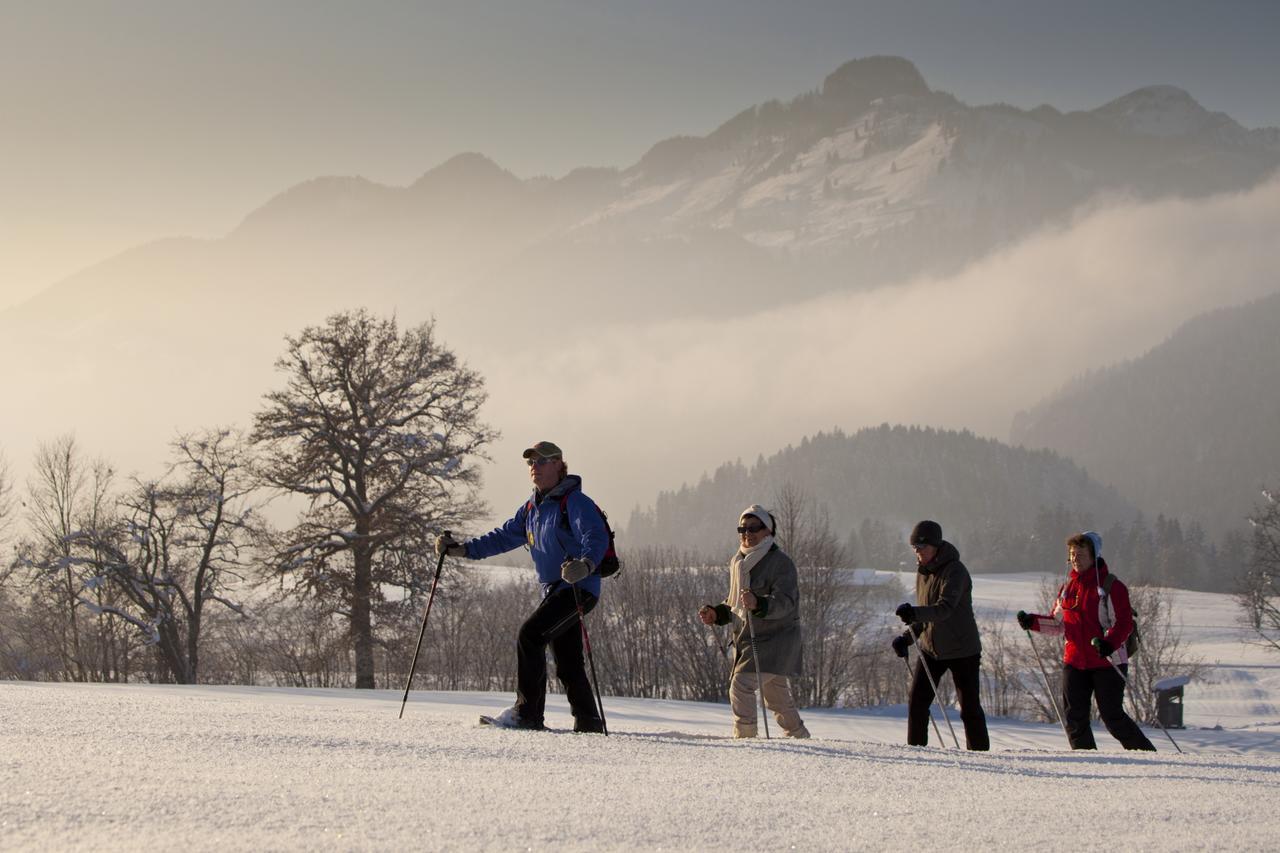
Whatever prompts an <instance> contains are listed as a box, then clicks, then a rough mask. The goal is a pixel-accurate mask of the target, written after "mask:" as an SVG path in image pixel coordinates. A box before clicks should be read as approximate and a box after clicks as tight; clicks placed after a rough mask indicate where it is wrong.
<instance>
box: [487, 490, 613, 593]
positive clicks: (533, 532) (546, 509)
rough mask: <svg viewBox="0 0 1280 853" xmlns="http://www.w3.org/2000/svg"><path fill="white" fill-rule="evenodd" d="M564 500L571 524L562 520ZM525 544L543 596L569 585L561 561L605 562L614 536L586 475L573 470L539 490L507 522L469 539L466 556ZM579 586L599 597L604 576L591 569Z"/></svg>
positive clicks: (490, 553)
mask: <svg viewBox="0 0 1280 853" xmlns="http://www.w3.org/2000/svg"><path fill="white" fill-rule="evenodd" d="M566 496H567V500H565V498H566ZM562 500H565V509H566V514H567V517H568V524H566V523H565V522H564V521H563V520H562V518H561V512H560V503H561V501H562ZM521 545H524V546H526V547H528V549H529V553H530V554H531V555H532V556H533V566H534V568H535V569H536V570H537V573H538V583H540V584H542V594H543V596H544V597H545V596H547V595H550V594H551V593H552V592H553V591H554V590H555V588H556V587H557V586H567V585H568V584H565V582H564V581H563V580H561V579H560V564H561V563H563V562H564V561H565V560H575V559H577V558H579V557H586V558H587V559H588V560H590V561H591V564H592V565H593V566H599V565H600V561H601V560H602V559H604V552H605V551H606V550H608V548H609V534H608V532H607V531H606V530H605V527H604V519H603V518H602V517H601V516H600V510H599V509H598V508H597V507H596V505H595V502H593V501H592V500H591V498H589V497H587V496H586V495H585V494H583V492H582V478H581V477H579V476H578V475H576V474H570V475H568V476H567V477H565V478H564V479H563V480H561V481H560V482H559V483H558V484H557V485H556V486H555V487H554V488H553V489H551V490H550V491H548V492H547V493H546V494H545V495H542V496H541V497H539V496H538V493H537V492H536V491H535V492H534V493H533V496H532V497H530V498H529V500H527V501H525V502H524V504H523V505H521V507H520V508H519V509H518V510H516V514H515V515H513V516H512V517H511V518H510V519H508V520H507V521H506V522H505V523H504V524H503V525H502V526H500V527H495V528H494V529H493V530H491V531H489V532H488V533H486V534H484V535H483V536H477V537H476V538H475V539H471V540H468V541H467V543H466V548H467V556H468V557H470V558H471V559H473V560H483V559H484V558H486V557H493V556H496V555H498V554H504V553H506V552H507V551H511V550H513V549H515V548H519V547H520V546H521ZM578 589H580V590H583V591H585V592H589V593H591V594H592V595H594V596H595V597H596V598H599V597H600V575H598V574H596V573H594V572H592V573H591V574H590V575H588V576H587V577H586V578H585V579H583V580H581V581H579V582H578Z"/></svg>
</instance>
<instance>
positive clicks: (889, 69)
mask: <svg viewBox="0 0 1280 853" xmlns="http://www.w3.org/2000/svg"><path fill="white" fill-rule="evenodd" d="M927 94H929V85H928V84H927V83H925V81H924V77H923V76H922V75H921V74H920V72H919V70H917V69H916V67H915V65H914V64H912V63H911V62H910V61H909V60H906V59H903V58H902V57H900V56H869V57H866V58H865V59H854V60H851V61H849V62H846V63H845V64H844V65H841V66H840V67H839V68H837V69H836V70H835V71H833V72H831V73H830V74H828V75H827V79H826V80H823V81H822V97H823V98H824V99H827V100H831V101H840V102H849V103H857V104H869V103H870V102H871V101H873V100H875V99H876V98H887V97H890V96H892V95H916V96H920V95H927Z"/></svg>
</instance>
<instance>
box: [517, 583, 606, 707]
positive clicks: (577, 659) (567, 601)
mask: <svg viewBox="0 0 1280 853" xmlns="http://www.w3.org/2000/svg"><path fill="white" fill-rule="evenodd" d="M578 600H579V601H581V602H582V612H583V613H584V614H586V613H590V612H591V609H592V608H593V607H595V606H596V597H595V596H594V595H592V594H591V593H589V592H585V591H583V590H579V591H578ZM548 645H550V646H551V654H552V656H553V657H554V658H555V659H556V678H558V679H559V680H560V683H561V684H562V685H563V686H564V694H565V697H566V698H567V699H568V700H569V708H570V709H572V711H573V717H574V721H575V722H574V728H575V729H577V730H579V731H600V730H601V722H600V714H599V712H597V711H596V700H595V695H594V694H593V693H592V692H591V682H590V681H589V680H588V679H587V668H586V664H585V662H584V661H583V659H582V627H581V625H580V623H579V622H578V609H577V607H576V606H575V605H574V602H573V588H572V587H570V586H561V587H560V588H559V589H557V590H555V591H554V592H552V593H551V594H550V595H548V596H547V597H546V598H544V599H543V600H542V603H541V604H539V605H538V609H537V610H535V611H533V613H532V615H530V616H529V618H528V619H526V620H525V622H524V624H523V625H521V626H520V633H519V635H518V637H517V639H516V665H517V669H516V711H517V713H519V714H520V719H521V720H524V721H525V722H528V723H541V722H542V718H543V715H544V713H545V712H546V705H547V646H548Z"/></svg>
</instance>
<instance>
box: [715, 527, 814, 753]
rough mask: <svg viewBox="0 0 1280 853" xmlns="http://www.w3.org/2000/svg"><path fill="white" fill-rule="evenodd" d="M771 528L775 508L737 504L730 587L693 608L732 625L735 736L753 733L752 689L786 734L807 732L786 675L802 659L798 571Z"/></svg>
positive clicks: (804, 735) (731, 697) (793, 672)
mask: <svg viewBox="0 0 1280 853" xmlns="http://www.w3.org/2000/svg"><path fill="white" fill-rule="evenodd" d="M777 531H778V525H777V522H776V521H775V520H774V518H773V515H772V514H771V513H770V512H769V511H768V510H766V509H765V508H764V507H762V506H760V504H752V505H751V506H749V507H747V508H746V509H745V510H743V511H742V515H741V516H739V518H738V550H737V552H736V553H734V555H733V558H732V559H731V560H730V561H729V594H728V595H727V596H725V599H724V601H723V602H721V603H720V604H716V605H714V606H713V605H710V604H704V605H702V607H700V608H699V609H698V618H699V619H701V620H702V623H703V624H704V625H729V624H732V625H733V626H734V635H733V646H734V664H733V677H732V679H731V680H730V682H729V705H730V707H731V708H732V709H733V736H734V737H739V738H748V737H755V736H756V702H757V700H756V691H757V690H759V691H760V695H761V696H763V697H764V704H765V707H766V708H768V709H769V710H770V711H772V712H773V714H774V716H775V717H776V718H777V720H778V725H780V726H782V731H783V733H784V734H786V735H787V737H794V738H807V737H809V730H808V729H807V728H805V725H804V720H802V719H800V712H799V710H797V709H796V702H795V698H794V697H793V696H792V693H791V679H792V678H795V677H796V676H798V675H800V662H801V643H800V639H801V638H800V584H799V577H798V575H797V573H796V566H795V563H793V562H791V558H790V557H788V556H787V555H786V554H784V553H783V552H782V549H781V548H779V547H778V543H777V542H775V541H774V535H775V534H776V533H777ZM748 619H750V620H751V626H750V627H748V624H747V620H748ZM751 628H754V629H755V642H754V646H753V643H752V639H751ZM756 655H758V656H759V661H760V666H759V670H760V677H759V679H758V680H757V678H756V657H755V656H756Z"/></svg>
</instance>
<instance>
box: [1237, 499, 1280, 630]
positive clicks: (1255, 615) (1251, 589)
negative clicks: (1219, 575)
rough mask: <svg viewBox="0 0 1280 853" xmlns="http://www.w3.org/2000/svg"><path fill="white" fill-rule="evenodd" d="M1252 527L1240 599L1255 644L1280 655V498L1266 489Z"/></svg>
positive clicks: (1252, 519)
mask: <svg viewBox="0 0 1280 853" xmlns="http://www.w3.org/2000/svg"><path fill="white" fill-rule="evenodd" d="M1249 524H1250V525H1251V526H1252V527H1253V543H1252V546H1253V547H1252V554H1251V557H1250V560H1249V567H1248V569H1247V570H1246V571H1245V574H1244V577H1243V578H1242V579H1241V582H1240V592H1239V595H1238V597H1237V598H1238V600H1239V602H1240V607H1241V609H1242V610H1243V611H1244V617H1245V621H1246V623H1247V624H1248V625H1249V627H1250V628H1252V629H1253V633H1254V636H1255V642H1257V643H1260V644H1261V645H1263V646H1266V647H1267V648H1269V649H1271V650H1272V651H1276V652H1280V495H1277V494H1276V493H1275V492H1272V491H1269V490H1266V489H1264V490H1263V492H1262V503H1261V504H1259V505H1258V506H1257V507H1256V509H1255V511H1254V513H1253V515H1252V516H1250V518H1249Z"/></svg>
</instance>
